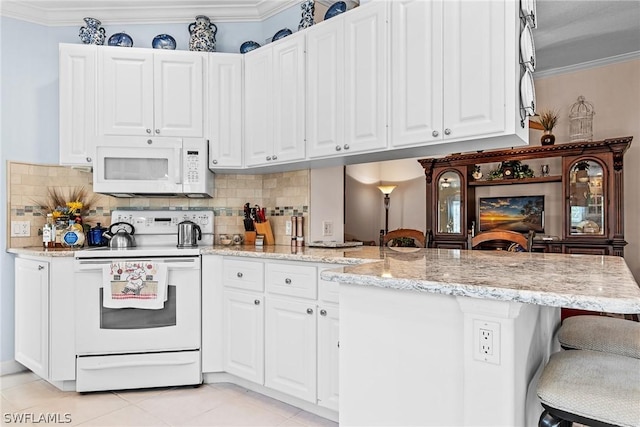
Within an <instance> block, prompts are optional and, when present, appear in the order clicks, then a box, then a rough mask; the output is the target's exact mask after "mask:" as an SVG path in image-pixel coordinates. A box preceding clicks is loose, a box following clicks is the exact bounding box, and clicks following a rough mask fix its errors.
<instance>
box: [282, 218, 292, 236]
mask: <svg viewBox="0 0 640 427" xmlns="http://www.w3.org/2000/svg"><path fill="white" fill-rule="evenodd" d="M284 234H285V236H291V221H286V222H285V223H284Z"/></svg>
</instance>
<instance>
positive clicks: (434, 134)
mask: <svg viewBox="0 0 640 427" xmlns="http://www.w3.org/2000/svg"><path fill="white" fill-rule="evenodd" d="M431 135H432V136H433V137H434V138H435V137H436V136H438V135H440V133H439V132H438V131H437V130H434V131H433V132H431Z"/></svg>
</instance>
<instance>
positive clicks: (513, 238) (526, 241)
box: [467, 230, 535, 252]
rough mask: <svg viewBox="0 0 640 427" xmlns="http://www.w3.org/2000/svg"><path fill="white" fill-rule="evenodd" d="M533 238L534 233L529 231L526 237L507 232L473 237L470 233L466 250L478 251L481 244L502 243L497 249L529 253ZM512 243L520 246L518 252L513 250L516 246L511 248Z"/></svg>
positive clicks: (495, 232) (490, 232) (480, 234)
mask: <svg viewBox="0 0 640 427" xmlns="http://www.w3.org/2000/svg"><path fill="white" fill-rule="evenodd" d="M533 236H535V232H533V231H529V234H527V235H524V234H521V233H516V232H515V231H509V230H491V231H485V232H484V233H479V234H476V235H475V236H471V233H469V237H468V244H467V248H468V249H479V247H480V246H481V245H482V244H483V243H487V242H502V245H501V246H498V248H499V249H506V250H511V251H516V252H523V251H524V252H531V247H532V246H533ZM514 243H516V244H518V245H520V247H521V248H522V250H520V251H518V250H517V249H514V248H517V246H513V244H514Z"/></svg>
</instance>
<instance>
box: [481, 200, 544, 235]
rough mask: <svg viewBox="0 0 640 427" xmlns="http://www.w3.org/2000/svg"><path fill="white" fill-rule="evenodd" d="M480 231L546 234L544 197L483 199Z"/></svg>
mask: <svg viewBox="0 0 640 427" xmlns="http://www.w3.org/2000/svg"><path fill="white" fill-rule="evenodd" d="M479 202H480V208H479V215H478V216H479V217H480V224H479V229H480V231H488V230H493V229H494V228H499V229H502V230H510V231H517V232H520V233H526V232H528V231H529V230H533V231H535V232H536V233H543V232H544V196H517V197H481V198H480V200H479Z"/></svg>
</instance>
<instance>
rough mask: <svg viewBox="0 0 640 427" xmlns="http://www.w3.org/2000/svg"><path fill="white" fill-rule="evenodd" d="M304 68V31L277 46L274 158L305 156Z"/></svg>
mask: <svg viewBox="0 0 640 427" xmlns="http://www.w3.org/2000/svg"><path fill="white" fill-rule="evenodd" d="M304 70H305V67H304V34H297V35H294V36H290V37H289V38H287V39H285V40H283V41H282V42H279V43H276V44H274V45H273V102H272V108H273V122H272V125H273V153H272V156H271V158H272V160H273V161H277V162H287V161H291V160H302V159H304V156H305V141H304V136H305V135H304V132H305V130H304V129H305V122H304V117H305V104H304V100H305V96H304V95H305V71H304Z"/></svg>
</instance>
